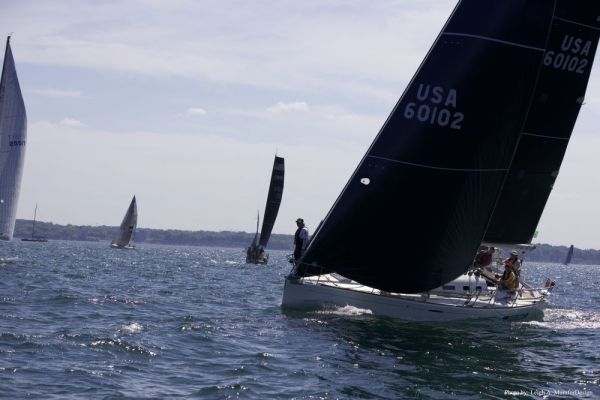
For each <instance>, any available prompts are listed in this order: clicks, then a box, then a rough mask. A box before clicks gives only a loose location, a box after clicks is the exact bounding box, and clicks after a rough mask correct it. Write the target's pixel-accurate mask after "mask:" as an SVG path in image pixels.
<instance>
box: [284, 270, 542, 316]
mask: <svg viewBox="0 0 600 400" xmlns="http://www.w3.org/2000/svg"><path fill="white" fill-rule="evenodd" d="M451 283H452V282H450V284H451ZM522 292H523V293H526V294H527V295H526V296H521V295H516V294H512V295H511V294H510V293H509V292H504V291H493V292H492V294H489V293H486V294H473V295H469V296H456V295H444V294H443V293H441V292H438V291H432V292H430V293H429V294H424V293H423V294H387V293H382V292H380V291H379V290H376V289H373V288H369V287H367V286H364V285H360V284H358V283H356V282H353V281H350V280H342V281H339V280H337V279H336V278H334V277H332V276H331V275H330V276H327V277H326V278H323V276H321V277H310V278H302V279H297V278H293V277H287V278H286V281H285V286H284V290H283V301H282V307H284V308H288V309H303V310H318V309H327V308H331V307H332V306H333V307H345V306H353V307H356V308H360V309H365V310H370V311H371V312H372V314H373V315H378V316H385V317H390V318H396V319H400V320H406V321H458V320H467V319H480V318H495V319H507V320H522V319H530V318H534V317H536V316H538V315H540V314H541V312H542V311H543V309H544V308H545V307H546V305H547V300H546V298H547V295H546V294H545V293H544V292H542V291H540V290H536V289H523V290H522ZM523 297H525V298H523Z"/></svg>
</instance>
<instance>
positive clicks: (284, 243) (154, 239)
mask: <svg viewBox="0 0 600 400" xmlns="http://www.w3.org/2000/svg"><path fill="white" fill-rule="evenodd" d="M32 226H33V221H31V220H23V219H18V220H17V222H16V226H15V237H17V238H22V237H30V236H31V231H32ZM118 229H119V228H118V227H117V226H106V225H102V226H86V225H71V224H68V225H59V224H54V223H52V222H42V221H36V223H35V235H36V236H43V237H45V238H47V239H49V240H79V241H94V242H96V241H100V242H107V243H110V241H111V240H112V239H114V238H115V237H116V236H117V232H118ZM253 237H254V233H248V232H233V231H221V232H212V231H184V230H176V229H150V228H138V229H137V231H136V234H135V240H134V241H135V242H136V243H150V244H169V245H181V246H207V247H216V246H218V247H234V248H235V247H238V248H246V247H247V246H248V245H249V244H250V243H251V242H252V239H253ZM293 241H294V237H293V235H282V234H273V235H271V239H270V241H269V246H268V247H269V249H273V250H289V251H291V250H292V249H293ZM535 246H536V248H535V250H532V251H530V252H528V253H527V254H526V260H527V261H540V262H556V263H562V262H563V261H564V260H565V258H566V256H567V251H568V249H569V247H568V246H552V245H549V244H536V245H535ZM571 263H572V264H598V265H600V250H594V249H579V248H575V251H574V252H573V259H572V261H571Z"/></svg>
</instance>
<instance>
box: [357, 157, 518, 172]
mask: <svg viewBox="0 0 600 400" xmlns="http://www.w3.org/2000/svg"><path fill="white" fill-rule="evenodd" d="M368 157H369V158H375V159H378V160H384V161H391V162H395V163H398V164H405V165H411V166H414V167H420V168H429V169H438V170H444V171H456V172H506V171H508V168H501V169H472V168H446V167H436V166H433V165H425V164H416V163H411V162H406V161H400V160H394V159H393V158H386V157H379V156H368Z"/></svg>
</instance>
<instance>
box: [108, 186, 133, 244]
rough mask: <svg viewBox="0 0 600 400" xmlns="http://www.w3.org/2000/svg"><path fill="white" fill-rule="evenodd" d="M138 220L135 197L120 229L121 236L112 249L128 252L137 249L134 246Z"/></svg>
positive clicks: (114, 242)
mask: <svg viewBox="0 0 600 400" xmlns="http://www.w3.org/2000/svg"><path fill="white" fill-rule="evenodd" d="M137 218H138V213H137V202H136V200H135V196H133V199H132V200H131V203H130V204H129V208H128V209H127V212H126V213H125V217H124V218H123V222H121V226H120V227H119V236H118V237H117V238H116V239H115V240H113V241H112V243H111V244H110V247H112V248H115V249H127V250H131V249H135V246H134V245H133V236H134V234H135V228H136V227H137Z"/></svg>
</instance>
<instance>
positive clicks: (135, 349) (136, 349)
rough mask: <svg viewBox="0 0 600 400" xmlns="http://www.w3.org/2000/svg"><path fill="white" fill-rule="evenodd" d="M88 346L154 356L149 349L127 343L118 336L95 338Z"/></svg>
mask: <svg viewBox="0 0 600 400" xmlns="http://www.w3.org/2000/svg"><path fill="white" fill-rule="evenodd" d="M90 347H92V348H96V349H117V350H122V351H125V352H127V353H134V354H141V355H145V356H150V357H154V356H156V353H155V352H153V351H151V350H148V349H146V348H144V347H142V346H137V345H134V344H131V343H128V342H127V341H125V340H123V339H119V338H115V339H111V338H105V339H97V340H95V341H93V342H92V343H90Z"/></svg>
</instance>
